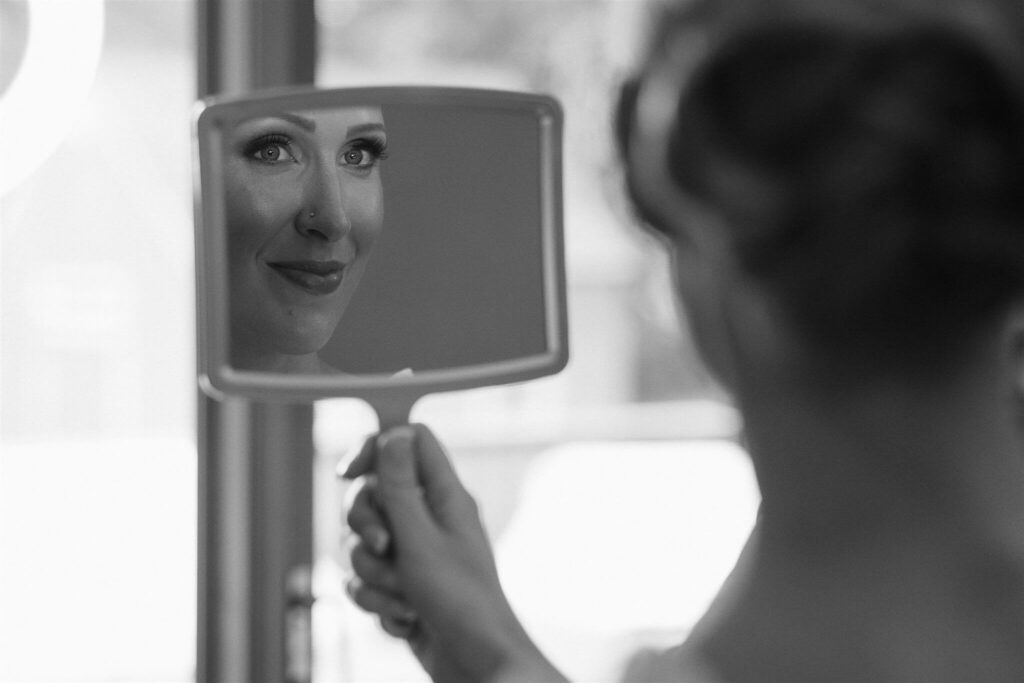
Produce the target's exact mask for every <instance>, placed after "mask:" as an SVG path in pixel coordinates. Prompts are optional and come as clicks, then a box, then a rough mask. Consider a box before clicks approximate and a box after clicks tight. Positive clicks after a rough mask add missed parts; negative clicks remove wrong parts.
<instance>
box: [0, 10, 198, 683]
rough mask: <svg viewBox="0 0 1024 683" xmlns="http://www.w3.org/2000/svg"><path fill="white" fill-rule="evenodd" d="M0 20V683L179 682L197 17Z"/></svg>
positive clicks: (189, 411) (8, 13) (189, 457)
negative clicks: (0, 160) (0, 143)
mask: <svg viewBox="0 0 1024 683" xmlns="http://www.w3.org/2000/svg"><path fill="white" fill-rule="evenodd" d="M0 25H2V27H3V36H2V40H0V46H2V59H0V64H2V69H0V89H2V90H0V109H2V117H0V118H2V129H3V132H4V164H3V166H4V169H3V175H2V182H3V187H2V191H3V198H2V208H0V220H2V224H3V226H2V227H3V241H2V250H0V278H2V279H0V288H2V289H0V292H2V316H0V318H2V331H0V345H2V350H3V353H2V361H0V362H2V365H0V395H2V406H0V420H2V446H0V453H2V455H0V557H2V558H3V560H2V561H0V680H3V681H44V680H45V681H55V680H67V681H71V680H73V681H83V682H86V681H125V680H135V681H141V680H149V681H152V680H160V681H184V680H192V678H193V670H194V666H195V646H194V639H195V607H194V605H195V573H196V572H195V566H196V565H195V561H196V560H195V547H196V540H195V528H196V517H195V515H196V513H195V510H196V493H195V477H196V456H195V453H196V451H195V437H194V429H195V417H194V412H195V381H194V379H193V378H194V376H195V375H194V336H193V334H194V332H193V329H194V328H193V298H194V295H193V281H192V278H193V268H192V260H193V255H192V243H193V242H192V229H193V228H192V203H191V178H190V168H191V151H190V150H191V143H190V138H189V121H190V118H191V106H192V103H193V101H194V99H195V97H194V93H195V78H194V72H195V66H194V64H195V58H194V53H193V51H194V39H193V30H194V29H193V5H192V3H190V2H187V1H185V0H147V1H146V2H134V1H132V2H129V1H114V0H111V1H109V2H103V1H102V0H4V2H2V3H0Z"/></svg>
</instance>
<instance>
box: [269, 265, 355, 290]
mask: <svg viewBox="0 0 1024 683" xmlns="http://www.w3.org/2000/svg"><path fill="white" fill-rule="evenodd" d="M267 265H268V266H270V267H271V268H272V269H273V270H274V272H275V273H277V274H278V275H280V276H281V277H282V278H283V279H284V280H285V281H286V282H288V283H289V284H292V285H294V286H295V287H298V288H299V289H301V290H303V291H304V292H307V293H309V294H315V295H317V296H325V295H327V294H331V293H332V292H334V291H336V290H337V289H338V287H340V286H341V281H342V279H343V277H344V275H345V265H344V264H343V263H341V262H340V261H314V260H304V261H274V262H271V263H267Z"/></svg>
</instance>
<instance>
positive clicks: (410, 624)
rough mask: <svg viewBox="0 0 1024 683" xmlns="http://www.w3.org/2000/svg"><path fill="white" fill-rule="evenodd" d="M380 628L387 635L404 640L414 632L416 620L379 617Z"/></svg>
mask: <svg viewBox="0 0 1024 683" xmlns="http://www.w3.org/2000/svg"><path fill="white" fill-rule="evenodd" d="M380 626H381V628H382V629H384V632H385V633H387V634H388V635H392V636H394V637H395V638H401V639H402V640H405V639H407V638H409V637H410V636H411V635H412V634H413V633H414V632H415V631H416V620H415V619H394V618H392V617H381V618H380Z"/></svg>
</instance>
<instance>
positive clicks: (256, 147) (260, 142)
mask: <svg viewBox="0 0 1024 683" xmlns="http://www.w3.org/2000/svg"><path fill="white" fill-rule="evenodd" d="M291 144H292V139H291V138H290V137H288V136H287V135H283V134H281V133H268V134H267V135H261V136H260V137H258V138H256V139H254V140H252V141H251V142H249V144H247V145H246V146H245V150H244V154H245V156H246V157H247V158H249V159H253V160H255V161H258V162H261V163H264V164H276V163H281V162H282V161H286V159H278V160H276V161H270V160H267V159H260V158H257V156H256V155H257V154H259V153H260V152H261V151H262V150H264V149H266V148H268V147H281V148H283V149H284V150H285V151H286V152H287V154H288V156H289V157H291V160H292V161H294V160H295V155H294V153H292V151H291ZM387 147H388V145H387V141H386V140H383V139H380V138H359V139H357V140H353V141H352V142H351V144H350V145H349V147H348V149H346V150H345V152H343V153H342V154H343V155H344V154H345V153H347V152H350V151H352V150H360V151H363V152H366V153H368V154H370V156H372V157H373V159H372V161H370V163H368V164H365V165H359V164H355V166H356V167H357V168H370V167H372V166H375V165H376V164H377V163H378V162H380V161H384V160H385V159H387V158H388V153H387Z"/></svg>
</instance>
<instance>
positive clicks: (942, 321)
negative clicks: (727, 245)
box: [641, 0, 1024, 353]
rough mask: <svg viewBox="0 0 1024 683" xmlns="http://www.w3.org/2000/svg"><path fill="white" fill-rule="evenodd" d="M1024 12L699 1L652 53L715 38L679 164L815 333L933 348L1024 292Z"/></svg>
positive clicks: (688, 112) (682, 137) (686, 187)
mask: <svg viewBox="0 0 1024 683" xmlns="http://www.w3.org/2000/svg"><path fill="white" fill-rule="evenodd" d="M1022 12H1024V2H1021V0H990V1H988V2H982V1H979V2H973V3H971V2H965V1H963V0H961V1H959V2H945V1H944V0H923V1H921V2H916V1H909V0H903V1H899V0H888V1H885V0H874V1H872V0H852V1H851V0H748V1H746V2H744V1H742V0H694V1H692V2H689V3H686V5H685V6H683V7H682V8H681V9H679V10H676V11H675V12H673V13H670V14H668V15H667V16H666V17H665V18H664V20H663V21H662V22H661V24H660V27H659V30H658V34H657V35H656V38H655V42H654V50H653V52H652V56H651V60H652V61H656V60H658V59H660V58H664V56H665V55H667V54H669V53H670V48H671V46H672V43H673V42H674V41H679V40H689V39H694V37H698V36H699V38H700V39H702V40H705V41H707V47H706V50H705V51H704V52H703V56H702V57H701V58H699V59H698V60H697V63H696V65H695V66H694V67H693V68H692V70H691V71H690V72H689V73H688V74H681V78H682V79H683V82H682V88H681V94H680V97H679V100H678V109H677V111H676V116H675V125H674V128H673V130H672V132H671V137H670V140H669V142H668V144H669V165H670V167H669V168H668V169H667V171H668V173H669V175H670V177H671V178H672V180H673V181H674V183H675V184H677V185H678V187H679V188H680V189H682V190H683V191H685V192H686V193H688V194H689V195H691V196H693V197H696V198H698V199H700V200H703V201H704V202H706V203H707V204H709V205H710V206H712V207H714V208H715V209H716V210H717V211H719V212H720V213H721V214H722V215H723V216H724V217H725V218H726V222H727V224H728V226H729V229H730V230H731V231H732V232H731V241H732V243H733V245H734V248H735V252H736V255H737V258H738V260H739V263H740V264H741V266H742V267H743V268H744V269H745V270H746V271H747V272H749V274H751V275H752V276H753V277H754V278H756V280H757V281H758V282H760V283H761V284H762V285H763V286H764V287H766V288H768V289H769V290H770V292H771V293H772V294H774V295H776V296H777V298H778V300H779V301H780V302H781V305H782V306H783V310H784V311H786V312H787V313H788V314H789V315H790V317H791V319H792V322H793V323H794V325H795V327H796V329H798V330H799V331H800V332H801V333H802V334H803V335H804V336H805V337H807V338H809V339H811V340H812V341H815V342H819V343H825V344H827V345H829V346H831V347H835V348H840V349H847V348H860V349H861V350H870V351H871V352H872V353H873V352H875V351H878V350H881V349H883V348H884V349H885V350H887V351H890V350H899V349H903V350H913V349H918V350H921V348H922V345H927V344H929V343H933V342H937V340H941V339H953V338H956V337H957V336H963V335H965V334H968V333H969V332H970V331H971V330H972V329H973V328H974V327H975V326H976V324H977V323H978V322H980V320H981V319H982V318H986V317H988V316H991V315H993V314H994V313H997V312H1000V311H1002V310H1005V306H1006V305H1008V304H1009V303H1010V302H1011V301H1014V300H1016V299H1017V298H1019V297H1021V295H1022V293H1024V104H1022V101H1024V100H1022V98H1024V89H1022V82H1021V73H1022V70H1024V31H1022V30H1021V27H1022V26H1024V20H1022ZM641 87H642V82H641ZM661 229H662V230H666V229H667V228H665V227H664V226H663V225H662V227H661Z"/></svg>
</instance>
